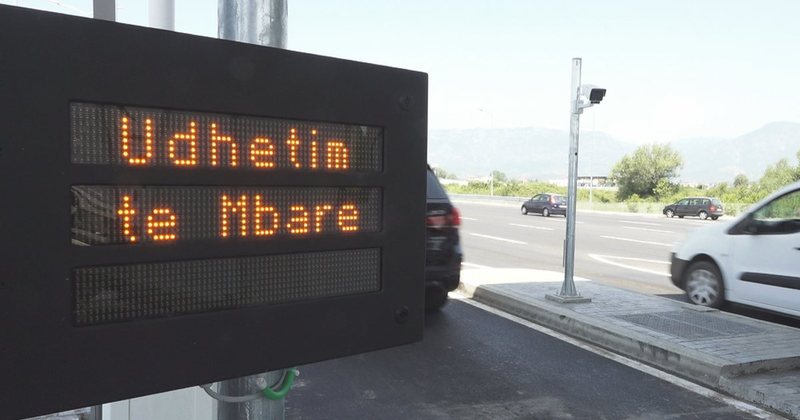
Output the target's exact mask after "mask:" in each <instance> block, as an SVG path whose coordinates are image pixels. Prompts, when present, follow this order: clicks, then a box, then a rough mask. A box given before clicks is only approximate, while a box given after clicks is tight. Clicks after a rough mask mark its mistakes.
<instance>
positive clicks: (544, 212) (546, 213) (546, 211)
mask: <svg viewBox="0 0 800 420" xmlns="http://www.w3.org/2000/svg"><path fill="white" fill-rule="evenodd" d="M542 216H544V217H550V210H547V209H544V210H542Z"/></svg>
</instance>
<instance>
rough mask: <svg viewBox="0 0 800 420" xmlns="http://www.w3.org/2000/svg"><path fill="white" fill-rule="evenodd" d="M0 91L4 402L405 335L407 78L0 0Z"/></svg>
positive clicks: (110, 390) (17, 405)
mask: <svg viewBox="0 0 800 420" xmlns="http://www.w3.org/2000/svg"><path fill="white" fill-rule="evenodd" d="M0 99H2V100H0V197H2V201H0V223H1V224H2V233H3V234H2V235H0V250H1V251H2V252H0V372H3V375H2V376H3V378H4V380H3V381H0V407H3V415H4V416H11V417H13V418H18V417H27V416H33V415H40V414H46V413H51V412H56V411H60V410H65V409H71V408H76V407H80V406H88V405H93V404H99V403H103V402H109V401H116V400H120V399H125V398H131V397H135V396H141V395H147V394H152V393H157V392H162V391H167V390H171V389H177V388H181V387H186V386H192V385H198V384H203V383H208V382H213V381H218V380H223V379H228V378H234V377H240V376H244V375H248V374H254V373H258V372H264V371H269V370H275V369H280V368H284V367H290V366H295V365H300V364H305V363H311V362H316V361H320V360H326V359H331V358H336V357H342V356H345V355H351V354H356V353H360V352H366V351H371V350H376V349H381V348H386V347H391V346H397V345H401V344H406V343H410V342H414V341H417V340H420V339H421V338H422V325H423V316H424V284H423V278H424V261H425V250H424V235H425V230H424V223H423V219H424V214H425V168H426V166H425V165H426V162H425V161H426V136H427V134H426V133H427V75H426V74H424V73H418V72H412V71H407V70H400V69H394V68H388V67H381V66H376V65H370V64H364V63H358V62H352V61H346V60H340V59H333V58H327V57H320V56H315V55H309V54H301V53H296V52H290V51H285V50H279V49H272V48H267V47H261V46H254V45H249V44H242V43H236V42H230V41H224V40H217V39H211V38H204V37H196V36H189V35H185V34H178V33H173V32H167V31H161V30H154V29H146V28H140V27H134V26H129V25H122V24H117V23H113V22H106V21H99V20H91V19H84V18H77V17H71V16H65V15H60V14H53V13H47V12H40V11H33V10H27V9H21V8H16V7H11V6H0ZM43 395H44V397H43Z"/></svg>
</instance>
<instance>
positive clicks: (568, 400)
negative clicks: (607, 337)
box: [286, 300, 754, 420]
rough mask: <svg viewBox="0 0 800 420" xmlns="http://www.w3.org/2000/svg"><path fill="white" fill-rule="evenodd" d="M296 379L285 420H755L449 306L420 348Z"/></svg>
mask: <svg viewBox="0 0 800 420" xmlns="http://www.w3.org/2000/svg"><path fill="white" fill-rule="evenodd" d="M300 372H301V374H300V376H299V377H298V380H297V381H296V382H295V387H294V388H293V389H292V391H291V393H290V394H289V395H288V396H287V400H286V418H288V419H383V420H394V419H397V420H400V419H402V420H406V419H482V420H483V419H492V420H504V419H745V418H754V417H752V413H748V412H744V411H740V410H739V409H738V408H737V407H735V406H733V405H731V404H729V402H727V401H723V400H721V399H719V398H714V397H709V396H703V395H699V394H697V393H694V392H692V391H689V390H687V389H685V388H682V387H680V386H677V385H674V384H673V383H670V382H667V381H665V380H662V379H659V378H656V377H654V376H650V375H648V374H645V373H642V372H640V371H639V370H636V369H633V368H631V367H628V366H625V365H623V364H620V363H617V362H615V361H612V360H609V359H607V358H605V357H602V356H600V355H597V354H594V353H592V352H590V351H587V350H584V349H582V348H579V347H576V346H574V345H572V344H569V343H567V342H564V341H562V340H560V339H558V338H554V337H551V336H549V335H546V334H543V333H542V332H539V331H536V330H533V329H531V328H530V327H528V326H525V325H521V324H519V323H517V322H513V321H510V320H508V319H505V318H501V317H500V316H497V315H495V314H492V313H489V312H486V311H484V310H483V309H479V308H476V307H473V306H471V305H469V304H467V303H465V302H462V301H458V300H454V301H451V302H450V303H449V304H448V305H447V306H446V307H445V308H444V309H443V310H442V311H441V312H440V313H435V314H430V315H429V316H428V317H427V319H426V329H425V338H424V340H423V341H422V342H420V343H415V344H412V345H408V346H403V347H398V348H393V349H388V350H383V351H377V352H372V353H367V354H362V355H358V356H353V357H347V358H342V359H337V360H331V361H327V362H321V363H317V364H313V365H308V366H302V367H300Z"/></svg>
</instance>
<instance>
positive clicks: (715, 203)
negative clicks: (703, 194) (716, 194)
mask: <svg viewBox="0 0 800 420" xmlns="http://www.w3.org/2000/svg"><path fill="white" fill-rule="evenodd" d="M711 203H712V204H714V205H715V206H721V205H722V201H719V199H718V198H712V199H711Z"/></svg>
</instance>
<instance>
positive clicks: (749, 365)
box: [459, 269, 800, 418]
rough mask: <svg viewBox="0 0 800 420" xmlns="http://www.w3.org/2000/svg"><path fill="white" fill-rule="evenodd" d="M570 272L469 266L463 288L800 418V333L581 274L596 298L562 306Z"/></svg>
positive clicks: (583, 286) (584, 287) (583, 290)
mask: <svg viewBox="0 0 800 420" xmlns="http://www.w3.org/2000/svg"><path fill="white" fill-rule="evenodd" d="M562 280H563V273H558V272H550V271H538V270H525V269H468V270H463V271H462V273H461V285H460V286H459V290H460V291H461V292H462V293H464V294H466V295H467V296H470V297H472V298H473V299H475V300H477V301H480V302H482V303H484V304H487V305H490V306H493V307H495V308H497V309H501V310H503V311H506V312H508V313H511V314H514V315H516V316H519V317H521V318H524V319H527V320H530V321H533V322H536V323H538V324H542V325H545V326H547V327H549V328H552V329H554V330H557V331H560V332H563V333H565V334H569V335H572V336H574V337H577V338H580V339H583V340H585V341H588V342H591V343H593V344H596V345H599V346H602V347H605V348H607V349H609V350H612V351H614V352H617V353H620V354H624V355H626V356H628V357H630V358H632V359H635V360H639V361H642V362H645V363H648V364H651V365H655V366H658V367H659V368H661V369H663V370H666V371H668V372H671V373H674V374H677V375H679V376H683V377H686V378H688V379H691V380H694V381H696V382H699V383H702V384H704V385H706V386H708V387H711V388H714V389H716V390H719V391H721V392H724V393H727V394H730V395H733V396H735V397H737V398H740V399H742V400H746V401H750V402H753V403H756V404H758V405H761V406H764V407H767V408H770V409H772V410H775V411H777V412H779V413H781V414H783V415H785V416H789V417H791V418H800V330H798V329H795V328H791V327H786V326H782V325H778V324H772V323H769V322H765V321H760V320H755V319H751V318H747V317H743V316H739V315H735V314H730V313H726V312H720V311H717V310H714V309H708V308H703V307H698V306H695V305H691V304H688V303H683V302H678V301H675V300H672V299H667V298H662V297H658V296H651V295H645V294H641V293H636V292H632V291H628V290H624V289H619V288H615V287H611V286H606V285H603V284H600V283H596V282H591V281H586V280H583V279H576V286H577V289H578V292H579V293H580V294H581V295H582V296H583V297H588V298H591V299H592V301H591V302H590V303H577V304H576V303H570V304H560V303H556V302H553V301H551V300H548V299H546V298H545V295H546V294H548V293H551V294H555V293H557V292H558V291H559V290H560V287H561V282H562Z"/></svg>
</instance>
